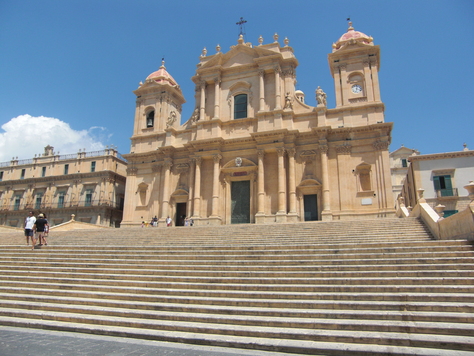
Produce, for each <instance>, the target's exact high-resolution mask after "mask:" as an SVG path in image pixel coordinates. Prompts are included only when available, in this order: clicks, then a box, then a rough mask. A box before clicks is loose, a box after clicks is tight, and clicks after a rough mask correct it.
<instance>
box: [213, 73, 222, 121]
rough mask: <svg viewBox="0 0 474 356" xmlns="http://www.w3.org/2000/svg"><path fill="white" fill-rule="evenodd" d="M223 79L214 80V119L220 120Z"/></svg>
mask: <svg viewBox="0 0 474 356" xmlns="http://www.w3.org/2000/svg"><path fill="white" fill-rule="evenodd" d="M220 83H221V78H220V77H216V78H214V119H218V118H219V116H220V108H219V101H220V94H221V87H220Z"/></svg>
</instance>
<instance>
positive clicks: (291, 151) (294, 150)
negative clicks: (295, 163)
mask: <svg viewBox="0 0 474 356" xmlns="http://www.w3.org/2000/svg"><path fill="white" fill-rule="evenodd" d="M286 152H288V157H293V158H294V157H295V154H296V149H294V148H289V149H287V150H286Z"/></svg>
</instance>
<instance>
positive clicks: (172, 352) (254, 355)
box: [0, 326, 295, 356]
mask: <svg viewBox="0 0 474 356" xmlns="http://www.w3.org/2000/svg"><path fill="white" fill-rule="evenodd" d="M150 355H153V356H154V355H157V356H286V355H288V356H289V355H290V354H286V353H281V352H266V351H256V350H245V349H229V348H222V347H211V346H199V345H188V344H175V343H169V342H160V341H149V340H137V339H129V338H122V337H111V336H100V335H88V334H79V333H69V332H59V331H50V330H40V329H27V328H15V327H6V326H0V356H150ZM291 355H292V356H295V354H291Z"/></svg>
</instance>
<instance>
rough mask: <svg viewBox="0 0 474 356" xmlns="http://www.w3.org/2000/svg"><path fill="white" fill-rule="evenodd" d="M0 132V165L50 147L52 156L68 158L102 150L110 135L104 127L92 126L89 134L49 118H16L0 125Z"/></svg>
mask: <svg viewBox="0 0 474 356" xmlns="http://www.w3.org/2000/svg"><path fill="white" fill-rule="evenodd" d="M2 129H3V131H5V132H0V162H6V161H9V160H11V159H12V157H18V158H19V159H29V158H33V157H34V156H35V154H39V153H41V154H42V153H44V147H46V146H47V145H51V146H53V147H54V152H56V153H57V152H60V154H72V153H76V152H77V151H79V149H81V150H83V149H84V148H85V149H86V151H98V150H102V149H104V148H105V144H104V143H103V142H107V141H108V139H109V138H110V136H111V135H110V134H109V133H108V132H107V129H106V128H104V127H98V126H94V127H91V128H90V129H89V130H81V131H76V130H74V129H72V128H71V126H69V124H68V123H66V122H64V121H61V120H59V119H55V118H52V117H44V116H39V117H33V116H30V115H20V116H18V117H15V118H13V119H11V120H10V121H8V122H7V123H6V124H4V125H2Z"/></svg>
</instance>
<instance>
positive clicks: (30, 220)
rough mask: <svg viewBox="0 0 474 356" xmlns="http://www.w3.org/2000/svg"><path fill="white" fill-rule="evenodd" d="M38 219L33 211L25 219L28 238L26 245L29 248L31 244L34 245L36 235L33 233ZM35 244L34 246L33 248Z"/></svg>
mask: <svg viewBox="0 0 474 356" xmlns="http://www.w3.org/2000/svg"><path fill="white" fill-rule="evenodd" d="M35 222H36V218H35V215H34V214H33V212H32V211H30V212H29V213H28V216H27V217H26V219H25V224H24V229H25V237H26V245H27V246H28V245H29V243H30V237H31V242H32V243H33V238H34V233H33V226H34V225H35ZM34 246H35V244H33V247H34Z"/></svg>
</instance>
